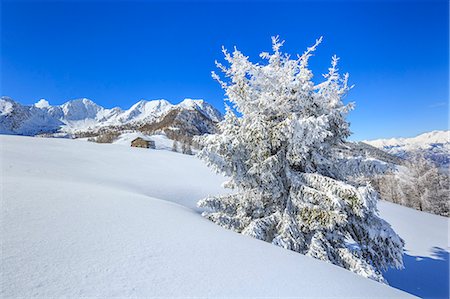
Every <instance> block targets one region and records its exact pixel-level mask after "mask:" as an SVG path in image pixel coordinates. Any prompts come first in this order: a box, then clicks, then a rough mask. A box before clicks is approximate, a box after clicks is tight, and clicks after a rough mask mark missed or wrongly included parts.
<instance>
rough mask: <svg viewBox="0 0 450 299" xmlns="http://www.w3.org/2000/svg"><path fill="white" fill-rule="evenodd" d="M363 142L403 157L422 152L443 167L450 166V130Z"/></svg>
mask: <svg viewBox="0 0 450 299" xmlns="http://www.w3.org/2000/svg"><path fill="white" fill-rule="evenodd" d="M363 142H364V143H367V144H370V145H372V146H375V147H377V148H380V149H383V150H385V151H387V152H388V153H390V154H393V155H396V156H398V157H401V158H406V157H408V156H409V155H411V154H414V153H421V154H423V155H424V156H425V157H426V158H428V159H430V160H432V161H434V162H435V163H436V164H437V165H438V166H440V167H442V168H448V167H449V166H450V131H432V132H428V133H424V134H421V135H418V136H416V137H413V138H391V139H376V140H365V141H363Z"/></svg>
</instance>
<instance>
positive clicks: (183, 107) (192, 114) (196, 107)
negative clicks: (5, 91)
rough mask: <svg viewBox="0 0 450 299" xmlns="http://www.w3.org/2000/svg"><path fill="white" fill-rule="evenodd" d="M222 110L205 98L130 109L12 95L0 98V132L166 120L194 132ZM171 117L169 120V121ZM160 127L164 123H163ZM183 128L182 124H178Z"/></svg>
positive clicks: (83, 129) (25, 132)
mask: <svg viewBox="0 0 450 299" xmlns="http://www.w3.org/2000/svg"><path fill="white" fill-rule="evenodd" d="M222 118H223V116H222V114H221V113H220V112H219V111H218V110H217V109H216V108H214V107H213V106H212V105H210V104H208V103H207V102H205V101H204V100H193V99H185V100H183V101H182V102H181V103H179V104H176V105H174V104H171V103H169V102H168V101H166V100H152V101H146V100H141V101H139V102H137V103H136V104H134V105H133V106H131V107H130V108H129V109H127V110H123V109H121V108H118V107H115V108H111V109H107V108H104V107H102V106H100V105H98V104H96V103H94V102H93V101H91V100H89V99H86V98H82V99H76V100H71V101H68V102H66V103H64V104H62V105H58V106H51V105H49V103H48V102H47V101H46V100H40V101H39V102H37V103H36V104H34V105H22V104H20V103H18V102H16V101H14V100H13V99H11V98H9V97H1V98H0V134H14V135H30V136H33V135H38V134H52V133H66V134H75V133H80V132H96V131H98V130H100V129H102V128H108V127H115V128H117V127H119V128H140V127H142V126H145V125H147V126H148V125H154V124H157V123H160V122H162V121H163V123H164V125H165V126H166V127H170V126H171V125H172V124H173V123H177V124H178V126H180V125H181V126H182V125H183V123H184V122H187V123H186V125H187V126H191V127H192V126H193V125H194V126H193V128H190V131H191V132H190V133H191V135H195V134H201V133H211V132H210V131H211V130H213V128H214V125H213V124H215V123H217V122H219V121H220V120H222ZM169 120H170V121H169ZM160 127H161V126H160ZM176 129H180V128H176Z"/></svg>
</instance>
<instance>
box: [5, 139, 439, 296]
mask: <svg viewBox="0 0 450 299" xmlns="http://www.w3.org/2000/svg"><path fill="white" fill-rule="evenodd" d="M0 145H1V155H0V157H1V178H2V180H1V185H2V186H1V190H2V195H3V204H2V210H1V213H2V215H1V234H0V235H1V238H2V240H1V241H2V242H1V243H2V255H1V259H2V262H1V273H2V276H1V288H0V296H1V297H2V298H10V297H20V296H24V297H62V296H64V297H88V296H89V297H91V296H95V297H113V296H121V297H130V296H133V297H136V296H141V297H149V296H164V297H170V296H183V297H191V296H201V297H218V296H221V297H231V296H241V297H242V296H244V297H249V296H251V297H255V296H258V297H287V296H289V297H321V298H323V297H343V298H349V297H353V298H355V297H356V298H361V297H371V298H394V297H407V296H408V295H407V294H406V293H404V292H401V291H399V290H396V289H394V288H391V287H389V286H386V285H382V284H379V283H377V282H374V281H371V280H368V279H364V278H362V277H360V276H357V275H355V274H353V273H351V272H349V271H346V270H344V269H342V268H339V267H336V266H333V265H330V264H327V263H324V262H321V261H318V260H315V259H312V258H309V257H306V256H303V255H301V254H298V253H295V252H291V251H287V250H284V249H282V248H279V247H276V246H273V245H271V244H268V243H265V242H261V241H258V240H255V239H252V238H249V237H245V236H243V235H240V234H236V233H233V232H231V231H229V230H225V229H222V228H220V227H219V226H217V225H215V224H213V223H211V222H210V221H208V220H206V219H204V218H202V217H201V216H200V214H199V213H198V211H197V209H196V208H195V203H196V201H197V200H198V199H200V198H202V197H204V196H206V195H207V194H216V193H219V192H225V190H223V189H222V188H221V187H220V185H221V183H222V181H223V180H224V178H223V177H220V176H217V175H214V174H212V173H211V172H210V170H209V169H208V168H206V166H204V165H203V163H202V162H201V161H199V160H197V159H196V158H195V157H192V156H186V155H180V154H176V153H172V152H169V151H159V150H148V149H139V148H130V147H125V146H115V145H110V144H95V143H90V142H80V141H74V140H64V139H44V138H32V137H19V136H0ZM385 208H386V210H388V211H389V210H390V209H391V207H390V206H389V205H386V206H385ZM395 209H398V207H395ZM400 209H404V208H400ZM383 210H384V209H383ZM414 217H415V218H414V219H403V220H399V221H400V222H401V221H415V222H416V223H420V222H421V221H422V218H421V214H417V215H415V216H414ZM431 221H432V222H433V220H431ZM399 233H400V234H402V231H399ZM408 238H409V236H408ZM413 238H420V236H413ZM408 242H409V241H408V239H407V243H408ZM430 242H431V243H433V242H434V239H433V238H431V240H430ZM411 244H413V243H411Z"/></svg>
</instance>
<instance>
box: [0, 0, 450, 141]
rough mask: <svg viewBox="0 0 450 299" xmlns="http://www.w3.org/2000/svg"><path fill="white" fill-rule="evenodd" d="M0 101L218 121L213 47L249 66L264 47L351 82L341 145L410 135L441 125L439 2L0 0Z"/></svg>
mask: <svg viewBox="0 0 450 299" xmlns="http://www.w3.org/2000/svg"><path fill="white" fill-rule="evenodd" d="M1 4H2V6H1V95H7V96H10V97H12V98H14V99H15V100H17V101H19V102H21V103H24V104H32V103H34V102H36V101H37V100H39V99H40V98H45V99H47V100H48V101H49V102H50V104H61V103H63V102H65V101H67V100H69V99H73V98H79V97H88V98H90V99H92V100H94V101H95V102H97V103H98V104H100V105H103V106H105V107H113V106H120V107H122V108H128V107H130V106H131V105H132V104H133V103H134V102H136V101H138V100H140V99H158V98H165V99H167V100H169V101H171V102H173V103H177V102H179V101H181V100H182V99H183V98H186V97H191V98H203V99H205V100H207V101H208V102H210V103H212V104H213V105H215V106H216V107H218V108H219V109H220V110H222V111H223V97H224V96H223V92H222V90H221V89H220V87H219V86H218V84H217V83H216V82H215V81H213V80H212V79H211V77H210V72H211V70H214V69H215V66H214V60H215V59H218V60H220V59H222V54H221V51H220V50H221V46H222V45H224V46H226V47H228V48H232V47H233V46H235V45H236V46H237V47H238V48H239V49H240V50H241V51H243V52H244V53H245V54H246V55H249V56H250V57H251V58H253V61H258V60H259V58H258V56H257V55H258V53H259V52H261V51H268V50H270V37H271V36H272V35H277V34H279V35H280V36H281V38H282V39H285V40H286V44H285V47H284V49H285V51H287V52H289V53H292V54H295V53H302V52H303V51H304V50H305V48H306V47H307V46H309V45H311V44H312V43H314V41H315V39H316V38H318V37H319V36H321V35H322V36H323V37H324V42H323V43H322V45H321V46H320V47H319V49H318V51H317V52H316V56H315V57H313V58H312V60H311V67H312V69H313V71H314V72H315V74H316V78H317V79H319V78H320V74H321V73H324V72H326V71H327V67H328V65H329V60H330V57H331V56H332V55H333V54H337V55H338V56H339V57H340V58H341V65H340V69H341V70H343V71H345V72H349V73H350V81H351V83H353V84H355V88H354V89H353V90H352V91H351V93H350V94H349V96H348V97H347V99H346V100H349V101H355V102H356V110H355V111H353V112H352V113H351V115H350V121H351V129H352V131H353V132H354V135H353V137H352V139H356V140H359V139H372V138H380V137H394V136H413V135H416V134H419V133H422V132H425V131H429V130H436V129H447V126H448V109H449V108H448V91H449V86H448V79H449V77H448V66H449V59H448V55H449V54H448V53H449V52H448V51H449V46H448V43H449V40H448V34H449V31H448V21H449V20H448V12H449V10H448V2H447V1H446V0H443V1H430V0H427V1H423V2H412V1H397V2H394V1H328V2H322V1H316V2H306V1H291V2H284V3H281V2H279V1H278V2H267V1H266V2H257V1H247V2H245V1H233V2H212V1H209V2H208V1H203V2H190V1H184V2H169V1H166V2H153V1H147V2H143V1H127V2H125V1H123V2H106V1H101V2H93V1H82V2H76V1H71V2H67V1H58V2H42V1H39V2H37V1H36V2H24V1H2V3H1Z"/></svg>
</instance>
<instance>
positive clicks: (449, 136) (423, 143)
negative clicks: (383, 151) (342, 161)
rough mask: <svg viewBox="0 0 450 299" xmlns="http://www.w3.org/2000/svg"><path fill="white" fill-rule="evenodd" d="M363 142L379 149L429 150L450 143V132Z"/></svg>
mask: <svg viewBox="0 0 450 299" xmlns="http://www.w3.org/2000/svg"><path fill="white" fill-rule="evenodd" d="M363 142H365V143H367V144H370V145H372V146H375V147H378V148H392V147H403V146H404V147H407V148H408V149H413V148H427V147H429V146H430V145H431V144H436V143H440V144H446V143H450V131H431V132H427V133H423V134H420V135H418V136H416V137H412V138H390V139H375V140H364V141H363Z"/></svg>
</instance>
